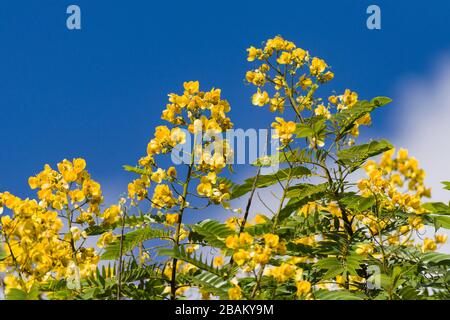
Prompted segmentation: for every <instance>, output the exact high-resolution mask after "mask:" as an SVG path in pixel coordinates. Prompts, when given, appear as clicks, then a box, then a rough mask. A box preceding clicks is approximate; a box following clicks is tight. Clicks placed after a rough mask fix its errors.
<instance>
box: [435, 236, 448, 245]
mask: <svg viewBox="0 0 450 320" xmlns="http://www.w3.org/2000/svg"><path fill="white" fill-rule="evenodd" d="M447 238H448V236H447V235H446V234H437V235H436V236H435V239H436V243H437V244H444V243H446V242H447Z"/></svg>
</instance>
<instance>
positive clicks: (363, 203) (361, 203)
mask: <svg viewBox="0 0 450 320" xmlns="http://www.w3.org/2000/svg"><path fill="white" fill-rule="evenodd" d="M375 202H376V200H375V197H373V196H370V197H362V196H360V195H357V194H349V195H346V196H345V197H343V198H341V199H340V200H339V203H341V204H343V205H344V206H345V207H346V208H348V209H350V210H352V211H356V212H363V211H366V210H367V209H369V208H371V207H372V206H373V205H374V204H375Z"/></svg>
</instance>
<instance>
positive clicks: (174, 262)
mask: <svg viewBox="0 0 450 320" xmlns="http://www.w3.org/2000/svg"><path fill="white" fill-rule="evenodd" d="M194 149H195V143H194ZM194 149H193V150H192V154H191V162H190V164H189V167H188V172H187V175H186V182H185V183H184V185H183V194H182V195H181V204H180V213H179V216H178V224H177V229H176V232H175V239H174V242H175V243H174V248H178V246H179V245H180V232H181V223H182V220H183V213H184V209H185V208H186V197H187V194H188V188H189V182H190V181H191V177H192V169H193V167H194V161H195V153H194ZM177 263H178V259H176V258H173V260H172V277H171V281H170V299H171V300H175V299H176V291H177V283H176V282H177Z"/></svg>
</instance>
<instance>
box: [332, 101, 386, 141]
mask: <svg viewBox="0 0 450 320" xmlns="http://www.w3.org/2000/svg"><path fill="white" fill-rule="evenodd" d="M391 101H392V100H391V99H389V98H387V97H376V98H374V99H372V100H371V101H370V102H369V101H367V100H360V101H358V102H357V103H356V104H355V105H354V106H353V107H352V108H350V109H346V110H342V111H341V112H339V113H336V114H334V115H332V117H331V121H333V122H335V123H337V124H338V125H339V126H340V127H341V130H340V131H339V135H338V136H337V137H336V141H337V140H339V139H340V138H342V137H343V136H344V135H345V134H346V133H347V132H348V131H350V130H351V129H352V128H353V126H354V125H355V122H356V121H357V120H358V119H360V118H361V117H363V116H364V115H366V114H367V113H370V112H372V111H373V110H374V109H376V108H378V107H382V106H384V105H386V104H388V103H390V102H391Z"/></svg>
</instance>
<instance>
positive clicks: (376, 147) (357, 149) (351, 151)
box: [337, 140, 393, 171]
mask: <svg viewBox="0 0 450 320" xmlns="http://www.w3.org/2000/svg"><path fill="white" fill-rule="evenodd" d="M392 148H393V146H392V145H391V144H390V143H389V142H388V141H386V140H381V141H372V142H370V143H366V144H362V145H358V146H354V147H350V148H348V149H343V150H340V151H339V152H338V153H337V156H338V162H340V163H341V164H343V165H346V166H350V167H352V168H353V170H354V169H357V168H358V167H359V166H360V165H361V164H363V163H364V161H366V160H367V159H368V158H370V157H373V156H376V155H379V154H380V153H383V152H385V151H388V150H390V149H392ZM353 170H352V171H353Z"/></svg>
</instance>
